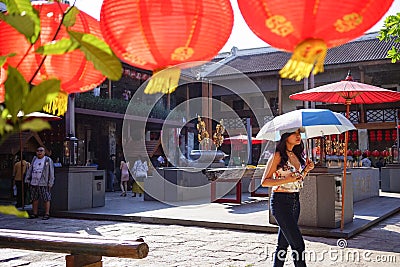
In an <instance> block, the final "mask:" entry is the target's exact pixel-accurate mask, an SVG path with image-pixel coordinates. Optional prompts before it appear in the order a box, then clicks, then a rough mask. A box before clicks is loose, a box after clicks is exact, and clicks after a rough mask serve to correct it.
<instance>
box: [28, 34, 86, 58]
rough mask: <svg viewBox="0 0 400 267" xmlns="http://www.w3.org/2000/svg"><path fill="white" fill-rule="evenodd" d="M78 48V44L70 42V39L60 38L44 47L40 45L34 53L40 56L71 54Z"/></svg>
mask: <svg viewBox="0 0 400 267" xmlns="http://www.w3.org/2000/svg"><path fill="white" fill-rule="evenodd" d="M78 48H79V43H77V42H74V41H72V40H71V39H66V38H62V39H60V40H58V41H54V42H51V43H48V44H45V45H42V46H41V47H39V48H38V49H36V51H35V52H36V53H38V54H42V55H46V56H48V55H63V54H65V53H68V52H72V51H74V50H76V49H78Z"/></svg>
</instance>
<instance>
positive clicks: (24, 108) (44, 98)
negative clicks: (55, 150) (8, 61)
mask: <svg viewBox="0 0 400 267" xmlns="http://www.w3.org/2000/svg"><path fill="white" fill-rule="evenodd" d="M4 86H5V91H6V95H5V108H4V107H3V108H2V113H1V118H0V135H1V139H0V144H1V143H3V142H4V141H5V139H6V138H7V134H11V133H13V132H18V131H25V130H31V131H41V130H44V129H49V128H50V124H49V123H48V122H46V121H43V120H41V119H33V120H32V119H30V118H29V117H27V116H26V115H28V114H29V113H32V112H35V111H40V110H42V108H43V106H44V105H46V104H48V103H50V102H51V101H52V100H53V99H55V98H56V97H57V95H58V93H59V91H60V86H61V84H60V81H59V80H56V79H49V80H46V81H43V82H41V83H40V84H38V85H37V86H34V87H32V89H30V88H29V87H30V86H29V84H28V83H27V82H26V81H25V79H24V77H23V76H22V75H21V73H20V72H19V71H18V70H17V69H16V68H13V67H10V66H9V67H8V69H7V80H6V82H5V84H4Z"/></svg>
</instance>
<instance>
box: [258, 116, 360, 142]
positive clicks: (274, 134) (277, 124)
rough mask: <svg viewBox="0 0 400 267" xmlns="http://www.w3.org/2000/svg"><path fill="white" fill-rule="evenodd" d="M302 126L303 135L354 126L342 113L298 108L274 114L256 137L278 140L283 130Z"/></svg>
mask: <svg viewBox="0 0 400 267" xmlns="http://www.w3.org/2000/svg"><path fill="white" fill-rule="evenodd" d="M299 128H304V130H305V137H306V138H313V137H319V136H324V135H331V134H341V133H343V132H346V131H350V130H355V129H356V127H354V125H353V124H352V123H351V122H350V121H349V120H348V119H347V118H346V117H345V116H343V115H342V114H340V113H337V112H333V111H330V110H328V109H299V110H295V111H291V112H288V113H285V114H283V115H280V116H276V117H275V118H274V119H273V120H271V121H269V122H267V123H266V124H265V125H264V126H263V127H262V128H261V130H260V131H259V132H258V134H257V136H256V138H257V139H265V140H272V141H278V140H279V139H280V138H281V135H282V134H283V133H285V132H294V131H296V130H297V129H299Z"/></svg>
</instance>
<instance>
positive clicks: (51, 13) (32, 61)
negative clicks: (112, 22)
mask: <svg viewBox="0 0 400 267" xmlns="http://www.w3.org/2000/svg"><path fill="white" fill-rule="evenodd" d="M32 6H33V7H34V8H35V9H37V10H38V12H39V17H40V23H41V33H40V37H39V39H38V41H37V42H36V43H35V44H34V45H31V44H30V43H29V42H28V41H27V40H26V39H25V37H24V36H23V35H22V34H20V33H19V32H17V31H16V30H15V29H14V28H12V27H11V26H9V25H8V24H7V23H5V22H3V21H0V30H1V34H0V54H1V55H5V54H8V53H14V52H15V53H17V55H16V56H14V57H10V58H8V59H7V63H8V65H10V66H13V67H16V68H17V69H18V70H19V71H20V72H21V73H22V75H23V76H24V78H25V79H26V80H27V81H31V82H32V84H38V83H40V82H41V81H43V80H46V79H48V78H57V79H60V80H61V89H62V91H64V92H65V93H74V92H85V91H88V90H91V89H93V88H94V87H96V86H97V85H99V84H101V83H102V82H103V81H104V80H105V78H106V77H105V76H104V75H102V74H101V72H100V71H98V70H96V69H95V68H94V66H93V63H91V62H90V61H87V60H86V58H85V56H84V54H83V52H81V51H80V50H75V51H72V52H69V53H66V54H63V55H51V56H47V57H45V56H42V55H40V54H38V53H35V50H36V49H37V48H39V47H40V46H41V45H44V44H46V43H49V42H52V41H53V40H60V39H62V38H68V37H69V36H68V33H67V31H66V29H65V27H64V26H61V27H60V29H59V31H58V32H57V30H58V28H59V26H60V23H61V19H62V16H63V13H64V12H65V10H66V9H67V8H68V7H69V5H66V4H61V3H49V2H33V3H32ZM70 29H71V30H74V31H78V32H83V33H91V34H93V35H96V36H97V37H99V38H101V39H102V36H101V31H100V25H99V22H98V21H97V20H96V19H94V18H93V17H91V16H89V15H87V14H86V13H84V12H79V14H78V15H77V16H76V22H75V25H74V26H72V27H71V28H70ZM43 60H44V61H43ZM42 61H43V64H42V66H41V68H40V70H39V72H38V73H37V74H36V75H35V73H36V71H37V69H38V68H39V65H40V64H41V62H42ZM34 75H35V76H34ZM64 104H65V107H59V108H61V109H63V110H64V112H65V111H66V103H64ZM59 113H60V110H59Z"/></svg>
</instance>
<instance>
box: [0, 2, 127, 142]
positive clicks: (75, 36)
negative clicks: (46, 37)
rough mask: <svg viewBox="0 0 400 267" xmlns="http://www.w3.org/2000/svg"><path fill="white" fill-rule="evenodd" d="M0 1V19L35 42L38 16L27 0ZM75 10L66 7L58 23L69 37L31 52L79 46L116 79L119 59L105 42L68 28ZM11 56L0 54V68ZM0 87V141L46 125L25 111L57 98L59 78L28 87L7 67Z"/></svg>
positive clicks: (62, 50) (66, 50) (50, 52)
mask: <svg viewBox="0 0 400 267" xmlns="http://www.w3.org/2000/svg"><path fill="white" fill-rule="evenodd" d="M0 2H3V3H4V4H5V5H6V6H7V13H0V20H3V21H4V22H6V23H7V24H9V25H10V26H12V27H13V28H15V29H16V30H17V31H18V32H20V33H21V34H23V35H24V36H25V37H26V39H27V40H28V41H29V42H30V43H31V44H35V43H36V42H37V40H38V38H39V36H40V30H41V28H40V18H39V13H38V11H36V9H34V8H33V7H32V5H31V2H30V0H0ZM79 12H80V11H79V10H78V9H77V8H76V7H70V8H68V9H67V10H66V11H65V13H64V15H63V18H62V20H61V22H60V23H62V25H59V26H60V27H66V30H67V32H68V33H69V35H70V38H63V39H61V40H57V41H53V42H50V43H46V44H41V45H42V46H40V47H39V48H38V49H37V50H36V51H35V52H36V53H37V54H41V55H44V56H49V55H63V54H66V53H69V52H72V51H75V50H77V49H79V50H80V51H82V52H83V53H84V54H85V57H86V59H87V60H89V61H91V62H93V65H94V67H95V68H96V69H98V70H99V71H100V72H101V73H102V74H103V75H105V76H107V77H108V78H109V79H111V80H118V79H120V78H121V75H122V65H121V62H120V60H119V59H118V58H117V57H116V55H115V54H114V52H113V51H112V50H111V48H110V47H109V46H108V44H106V43H105V42H104V41H102V40H101V39H99V38H98V37H96V36H94V35H92V34H85V33H81V32H76V31H72V30H71V29H70V28H71V27H72V26H73V25H74V24H75V22H76V15H77V14H79ZM14 55H15V53H10V54H8V55H3V54H0V67H2V66H4V63H5V62H6V61H7V58H8V57H11V56H14ZM38 68H39V66H38ZM4 86H5V91H6V93H5V102H4V103H3V104H0V112H1V116H0V144H1V143H2V142H4V141H5V139H6V138H7V136H8V135H9V134H11V133H13V132H17V131H24V130H32V131H41V130H43V129H48V128H49V127H50V126H49V124H48V123H47V122H45V121H42V120H40V119H30V118H28V117H27V116H26V114H29V113H31V112H35V111H41V110H42V108H43V106H44V105H46V104H49V103H50V102H51V101H52V100H53V99H55V98H56V97H57V95H58V93H59V91H60V86H61V82H60V81H59V80H55V79H48V80H46V81H43V82H42V83H40V84H39V85H37V86H32V85H30V84H29V83H28V82H27V81H26V80H25V79H24V77H23V76H22V75H21V73H20V72H19V71H18V70H17V69H16V68H13V67H10V66H8V70H7V80H6V82H5V84H4ZM121 109H123V108H121ZM125 109H126V106H125ZM19 114H20V115H19Z"/></svg>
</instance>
